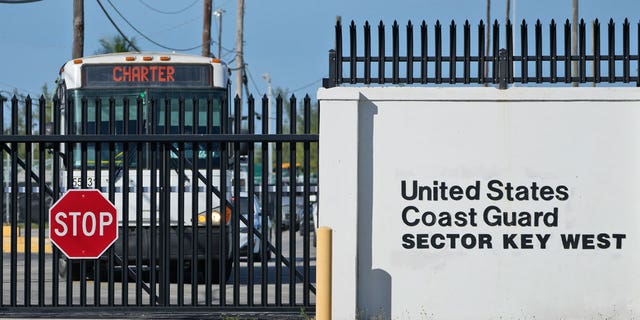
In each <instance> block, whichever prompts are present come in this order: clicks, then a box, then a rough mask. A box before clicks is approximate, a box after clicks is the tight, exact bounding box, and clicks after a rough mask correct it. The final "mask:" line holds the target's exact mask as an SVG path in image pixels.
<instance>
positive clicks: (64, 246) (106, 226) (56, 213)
mask: <svg viewBox="0 0 640 320" xmlns="http://www.w3.org/2000/svg"><path fill="white" fill-rule="evenodd" d="M49 238H50V239H51V242H52V243H53V244H55V245H56V246H57V247H58V248H59V249H60V251H62V252H63V253H64V254H65V255H66V256H67V257H68V258H69V259H97V258H99V257H100V256H101V255H102V254H103V253H104V252H105V251H106V250H107V249H108V248H109V247H110V246H111V245H112V244H113V243H114V242H115V241H116V239H118V216H117V213H116V208H115V207H114V206H113V204H111V202H109V200H107V199H106V198H105V197H104V196H103V195H102V193H100V191H98V190H80V189H74V190H69V191H67V192H66V193H65V194H64V195H63V196H62V197H61V198H60V200H58V201H57V202H56V203H55V204H54V205H53V206H51V209H49Z"/></svg>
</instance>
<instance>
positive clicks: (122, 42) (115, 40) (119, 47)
mask: <svg viewBox="0 0 640 320" xmlns="http://www.w3.org/2000/svg"><path fill="white" fill-rule="evenodd" d="M99 42H100V49H98V50H96V51H95V54H105V53H115V52H132V51H137V50H136V49H135V48H134V46H135V45H136V41H135V38H131V39H129V41H127V40H126V39H125V38H124V37H122V36H119V35H115V36H113V37H111V38H108V37H104V38H102V39H100V40H99Z"/></svg>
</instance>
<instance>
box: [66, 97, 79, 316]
mask: <svg viewBox="0 0 640 320" xmlns="http://www.w3.org/2000/svg"><path fill="white" fill-rule="evenodd" d="M66 101H67V105H66V108H65V112H66V125H67V128H66V132H65V134H67V135H77V134H78V133H77V132H76V130H75V127H74V122H75V109H74V107H73V104H72V102H71V99H67V100H66ZM65 152H66V165H67V181H66V183H67V185H66V190H67V191H68V190H70V189H72V188H73V171H74V169H75V168H74V163H73V153H74V150H73V144H72V143H70V142H67V143H65ZM65 259H66V261H67V275H66V276H67V283H66V291H65V295H66V305H67V306H71V305H73V269H74V265H73V263H71V260H70V259H68V258H65Z"/></svg>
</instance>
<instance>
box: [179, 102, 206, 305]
mask: <svg viewBox="0 0 640 320" xmlns="http://www.w3.org/2000/svg"><path fill="white" fill-rule="evenodd" d="M199 101H200V100H199V99H198V97H197V96H193V97H192V98H191V112H192V114H191V119H190V120H191V134H199V133H200V132H199V128H200V104H199ZM185 120H186V119H185ZM199 157H200V145H199V144H198V143H195V142H191V160H190V161H191V234H192V237H191V244H190V245H191V253H190V255H191V259H190V262H189V263H190V264H191V279H190V281H191V305H192V306H197V305H198V286H197V285H196V284H197V283H198V273H199V272H200V264H199V263H198V242H199V241H198V238H199V234H200V233H199V226H198V211H199V210H200V203H199V201H198V200H199V194H200V190H199V183H198V182H199V180H200V179H199V176H198V175H199V173H200V172H199V170H200V168H199V163H198V162H199V161H198V159H199ZM209 212H210V211H209Z"/></svg>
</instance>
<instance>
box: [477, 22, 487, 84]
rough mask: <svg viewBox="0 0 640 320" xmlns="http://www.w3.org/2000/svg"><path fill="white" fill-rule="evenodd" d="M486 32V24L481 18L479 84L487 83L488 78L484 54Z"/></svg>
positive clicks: (479, 28) (479, 30)
mask: <svg viewBox="0 0 640 320" xmlns="http://www.w3.org/2000/svg"><path fill="white" fill-rule="evenodd" d="M485 32H486V30H485V24H484V22H483V21H482V20H480V24H479V25H478V84H484V83H486V79H485V77H484V72H485V70H486V69H485V68H486V57H485V55H484V51H485V46H486V44H485Z"/></svg>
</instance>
